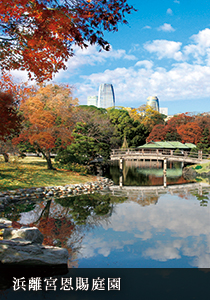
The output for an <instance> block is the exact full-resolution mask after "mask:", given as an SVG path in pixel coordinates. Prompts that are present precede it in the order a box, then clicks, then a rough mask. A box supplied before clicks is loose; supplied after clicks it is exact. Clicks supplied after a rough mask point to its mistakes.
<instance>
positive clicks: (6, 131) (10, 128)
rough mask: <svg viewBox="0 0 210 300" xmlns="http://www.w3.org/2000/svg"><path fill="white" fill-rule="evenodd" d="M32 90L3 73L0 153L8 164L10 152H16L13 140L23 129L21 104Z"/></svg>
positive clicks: (0, 91)
mask: <svg viewBox="0 0 210 300" xmlns="http://www.w3.org/2000/svg"><path fill="white" fill-rule="evenodd" d="M30 90H31V89H30V88H29V87H27V86H26V85H25V84H22V83H15V82H14V80H13V78H12V76H11V75H9V74H6V73H3V74H2V75H1V77H0V120H1V122H0V153H1V154H3V156H4V159H5V161H6V162H7V161H8V160H9V156H8V151H9V152H13V151H14V146H12V144H11V139H12V137H14V136H15V135H16V134H17V133H18V132H19V131H20V128H21V120H22V118H21V115H20V113H19V104H20V101H23V100H24V99H25V97H26V96H27V94H28V92H29V91H30Z"/></svg>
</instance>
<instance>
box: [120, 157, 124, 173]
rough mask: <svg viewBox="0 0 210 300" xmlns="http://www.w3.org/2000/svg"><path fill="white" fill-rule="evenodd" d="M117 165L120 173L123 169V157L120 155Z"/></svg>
mask: <svg viewBox="0 0 210 300" xmlns="http://www.w3.org/2000/svg"><path fill="white" fill-rule="evenodd" d="M119 167H120V173H122V171H123V158H122V157H120V160H119Z"/></svg>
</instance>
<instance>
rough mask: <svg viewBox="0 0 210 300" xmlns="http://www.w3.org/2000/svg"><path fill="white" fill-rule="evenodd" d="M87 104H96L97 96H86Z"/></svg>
mask: <svg viewBox="0 0 210 300" xmlns="http://www.w3.org/2000/svg"><path fill="white" fill-rule="evenodd" d="M87 105H94V106H96V107H97V106H98V96H89V97H88V98H87Z"/></svg>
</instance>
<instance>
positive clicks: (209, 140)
mask: <svg viewBox="0 0 210 300" xmlns="http://www.w3.org/2000/svg"><path fill="white" fill-rule="evenodd" d="M197 148H198V149H199V150H202V151H203V152H206V153H208V152H209V148H210V133H209V128H204V130H203V133H202V136H201V139H200V142H199V143H198V144H197Z"/></svg>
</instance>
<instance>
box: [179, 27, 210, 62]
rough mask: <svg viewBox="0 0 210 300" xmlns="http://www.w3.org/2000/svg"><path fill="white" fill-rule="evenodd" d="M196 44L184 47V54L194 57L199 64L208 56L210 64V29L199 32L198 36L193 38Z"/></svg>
mask: <svg viewBox="0 0 210 300" xmlns="http://www.w3.org/2000/svg"><path fill="white" fill-rule="evenodd" d="M191 40H193V42H194V43H192V44H189V45H187V46H185V47H184V49H183V52H184V54H185V55H186V56H190V55H192V56H193V57H194V58H195V59H196V60H197V62H198V63H202V59H203V58H204V56H207V57H206V59H207V62H208V63H209V53H210V29H209V28H206V29H204V30H202V31H199V33H198V34H194V35H193V36H192V37H191Z"/></svg>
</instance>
